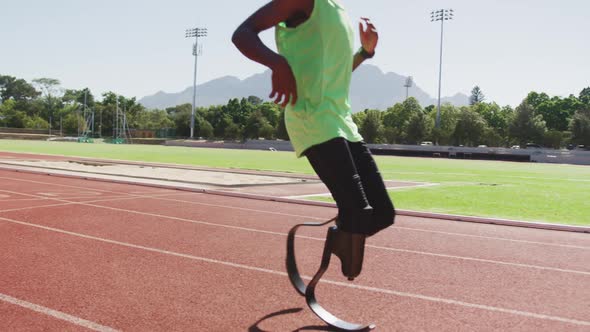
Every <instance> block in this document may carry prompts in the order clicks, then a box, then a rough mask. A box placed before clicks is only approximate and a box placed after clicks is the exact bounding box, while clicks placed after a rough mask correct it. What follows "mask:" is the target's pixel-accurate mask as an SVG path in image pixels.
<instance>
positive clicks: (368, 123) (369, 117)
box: [359, 110, 383, 143]
mask: <svg viewBox="0 0 590 332" xmlns="http://www.w3.org/2000/svg"><path fill="white" fill-rule="evenodd" d="M364 113H365V114H366V116H365V119H364V121H363V122H362V124H361V126H360V128H359V132H360V134H361V135H362V136H363V138H364V140H365V142H367V143H382V141H383V140H382V134H383V124H382V122H381V121H382V113H381V112H380V111H378V110H366V111H365V112H364Z"/></svg>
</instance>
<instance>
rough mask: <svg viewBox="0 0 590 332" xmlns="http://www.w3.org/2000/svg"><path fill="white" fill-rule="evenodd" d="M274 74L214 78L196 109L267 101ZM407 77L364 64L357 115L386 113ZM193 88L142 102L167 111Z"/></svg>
mask: <svg viewBox="0 0 590 332" xmlns="http://www.w3.org/2000/svg"><path fill="white" fill-rule="evenodd" d="M270 78H271V72H270V70H267V71H265V72H263V73H260V74H255V75H252V76H250V77H248V78H246V79H244V80H240V79H238V78H236V77H233V76H225V77H221V78H217V79H214V80H212V81H209V82H207V83H203V84H200V85H198V86H197V106H210V105H223V104H226V103H227V101H228V100H229V99H231V98H241V97H248V96H257V97H260V98H262V99H264V100H268V98H267V96H268V95H269V93H270V91H271V84H270V82H271V79H270ZM405 82H406V77H405V76H401V75H398V74H396V73H383V72H382V71H381V69H379V67H376V66H373V65H362V66H360V67H359V68H357V70H356V71H355V72H354V75H352V82H351V89H350V100H351V104H352V109H353V111H354V112H358V111H362V110H364V109H366V108H371V109H380V110H385V109H387V108H388V107H391V106H392V105H393V104H395V103H397V102H402V101H404V99H405V98H406V88H405V87H404V83H405ZM409 95H410V96H411V97H414V98H416V99H418V101H419V102H420V104H422V106H428V105H433V104H434V105H436V103H437V100H436V98H432V97H431V96H429V95H428V94H427V93H426V92H424V90H422V89H421V88H420V87H419V86H417V85H415V86H414V87H412V88H410V90H409ZM192 99H193V88H192V87H188V88H186V89H185V90H184V91H182V92H178V93H165V92H162V91H160V92H158V93H156V94H154V95H151V96H146V97H143V98H141V99H140V100H139V102H140V103H141V104H142V105H144V106H145V107H147V108H150V109H152V108H158V109H164V108H166V107H172V106H176V105H180V104H184V103H192ZM442 102H443V103H444V102H450V103H451V104H454V105H456V106H463V105H467V104H468V103H469V97H468V96H467V95H465V94H462V93H457V94H455V95H454V96H452V97H445V98H442Z"/></svg>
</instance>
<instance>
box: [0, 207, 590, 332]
mask: <svg viewBox="0 0 590 332" xmlns="http://www.w3.org/2000/svg"><path fill="white" fill-rule="evenodd" d="M0 220H3V221H6V222H9V223H13V224H19V225H23V226H29V227H34V228H39V229H44V230H47V231H52V232H56V233H61V234H66V235H71V236H76V237H80V238H84V239H89V240H95V241H99V242H103V243H109V244H113V245H118V246H122V247H127V248H133V249H140V250H145V251H149V252H154V253H158V254H163V255H169V256H175V257H181V258H187V259H191V260H196V261H201V262H206V263H212V264H217V265H223V266H229V267H233V268H239V269H243V270H250V271H256V272H263V273H268V274H273V275H279V276H283V277H285V276H287V273H285V272H281V271H275V270H271V269H266V268H261V267H255V266H250V265H245V264H238V263H232V262H227V261H222V260H217V259H212V258H206V257H199V256H193V255H188V254H182V253H178V252H174V251H169V250H162V249H157V248H152V247H146V246H141V245H136V244H131V243H127V242H120V241H115V240H110V239H105V238H101V237H96V236H91V235H85V234H80V233H75V232H70V231H65V230H62V229H59V228H53V227H47V226H42V225H37V224H32V223H27V222H22V221H18V220H14V219H8V218H3V217H0ZM303 278H304V279H306V280H310V279H311V277H309V276H304V277H303ZM321 282H323V283H327V284H331V285H335V286H341V287H347V288H354V289H359V290H364V291H369V292H373V293H381V294H388V295H394V296H399V297H407V298H413V299H419V300H424V301H429V302H436V303H445V304H451V305H457V306H463V307H467V308H473V309H480V310H487V311H492V312H501V313H507V314H511V315H517V316H523V317H527V318H535V319H542V320H551V321H557V322H562V323H568V324H574V325H581V326H590V321H583V320H576V319H570V318H565V317H559V316H550V315H544V314H537V313H533V312H528V311H521V310H513V309H507V308H502V307H494V306H488V305H482V304H476V303H469V302H463V301H458V300H453V299H448V298H441V297H433V296H427V295H422V294H414V293H407V292H401V291H395V290H390V289H384V288H377V287H369V286H362V285H354V284H348V283H343V282H338V281H333V280H328V279H322V280H321Z"/></svg>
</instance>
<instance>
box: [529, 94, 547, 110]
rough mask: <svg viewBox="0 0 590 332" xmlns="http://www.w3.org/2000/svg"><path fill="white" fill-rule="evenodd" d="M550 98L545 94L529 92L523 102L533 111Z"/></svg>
mask: <svg viewBox="0 0 590 332" xmlns="http://www.w3.org/2000/svg"><path fill="white" fill-rule="evenodd" d="M549 99H550V98H549V96H548V95H547V94H546V93H544V92H543V93H537V92H534V91H533V92H530V93H529V94H528V95H527V97H526V98H525V102H526V103H527V104H528V105H529V106H531V107H532V108H533V109H535V108H537V106H539V105H541V104H542V103H544V102H546V101H548V100H549Z"/></svg>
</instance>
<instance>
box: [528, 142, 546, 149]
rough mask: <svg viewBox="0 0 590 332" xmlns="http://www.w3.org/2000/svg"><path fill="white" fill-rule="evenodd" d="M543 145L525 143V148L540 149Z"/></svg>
mask: <svg viewBox="0 0 590 332" xmlns="http://www.w3.org/2000/svg"><path fill="white" fill-rule="evenodd" d="M542 148H543V147H542V146H540V145H539V144H535V143H527V144H526V147H525V149H542Z"/></svg>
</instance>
